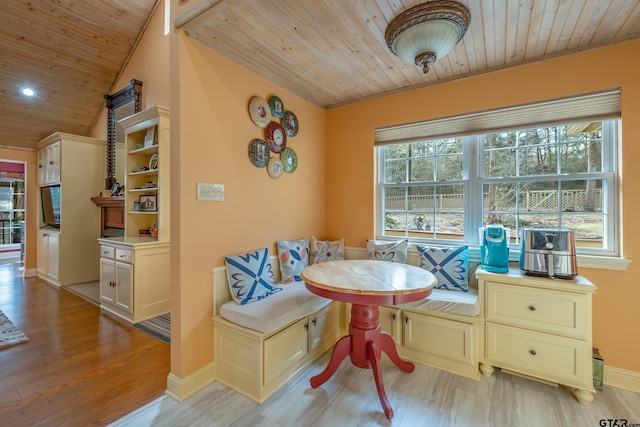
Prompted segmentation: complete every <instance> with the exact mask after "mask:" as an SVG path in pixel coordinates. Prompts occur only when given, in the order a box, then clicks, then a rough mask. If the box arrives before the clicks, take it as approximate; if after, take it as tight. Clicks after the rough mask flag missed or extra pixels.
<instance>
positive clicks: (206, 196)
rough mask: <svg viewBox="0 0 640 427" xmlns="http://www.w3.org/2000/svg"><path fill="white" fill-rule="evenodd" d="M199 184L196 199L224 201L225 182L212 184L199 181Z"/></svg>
mask: <svg viewBox="0 0 640 427" xmlns="http://www.w3.org/2000/svg"><path fill="white" fill-rule="evenodd" d="M197 184H198V188H197V192H196V200H208V201H213V202H223V201H224V184H211V183H209V182H198V183H197Z"/></svg>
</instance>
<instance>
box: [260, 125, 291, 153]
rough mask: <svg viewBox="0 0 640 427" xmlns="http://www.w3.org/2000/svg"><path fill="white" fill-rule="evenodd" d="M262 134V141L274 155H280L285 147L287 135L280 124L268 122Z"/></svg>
mask: <svg viewBox="0 0 640 427" xmlns="http://www.w3.org/2000/svg"><path fill="white" fill-rule="evenodd" d="M264 133H265V136H264V139H265V140H266V141H267V145H269V148H270V149H271V151H273V152H274V153H281V152H282V150H284V147H286V146H287V134H286V133H285V131H284V128H283V127H282V125H281V124H280V123H278V122H270V123H269V124H268V125H267V129H266V130H265V132H264Z"/></svg>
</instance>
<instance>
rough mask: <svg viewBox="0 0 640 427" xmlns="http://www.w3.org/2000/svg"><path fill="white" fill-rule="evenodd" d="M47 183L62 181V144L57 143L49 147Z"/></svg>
mask: <svg viewBox="0 0 640 427" xmlns="http://www.w3.org/2000/svg"><path fill="white" fill-rule="evenodd" d="M46 170H47V171H46V175H47V177H46V181H47V183H50V182H58V181H60V142H59V141H58V142H55V143H53V144H51V145H49V146H48V147H47V167H46Z"/></svg>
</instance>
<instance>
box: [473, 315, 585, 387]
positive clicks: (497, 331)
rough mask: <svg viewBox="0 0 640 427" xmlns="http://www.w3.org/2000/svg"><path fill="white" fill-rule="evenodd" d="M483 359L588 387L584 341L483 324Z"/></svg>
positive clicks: (560, 381)
mask: <svg viewBox="0 0 640 427" xmlns="http://www.w3.org/2000/svg"><path fill="white" fill-rule="evenodd" d="M486 351H487V360H488V361H489V362H491V363H495V364H496V365H497V366H501V367H503V368H506V369H513V370H514V371H518V372H521V373H524V374H528V375H532V376H536V377H539V378H543V379H546V380H549V381H553V382H558V383H561V384H567V385H574V386H576V387H578V386H579V387H586V388H589V389H590V388H592V385H591V383H592V381H593V380H592V373H591V359H590V355H591V348H590V347H589V346H588V345H587V342H586V341H580V340H575V339H571V338H566V337H560V336H556V335H551V334H545V333H541V332H533V331H526V330H522V329H518V328H512V327H510V326H505V325H497V324H493V323H487V349H486Z"/></svg>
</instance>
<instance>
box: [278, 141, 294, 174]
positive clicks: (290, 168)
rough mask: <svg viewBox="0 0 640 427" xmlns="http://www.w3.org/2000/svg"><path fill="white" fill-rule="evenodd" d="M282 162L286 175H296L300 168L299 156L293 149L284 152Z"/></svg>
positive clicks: (281, 156)
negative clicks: (297, 169)
mask: <svg viewBox="0 0 640 427" xmlns="http://www.w3.org/2000/svg"><path fill="white" fill-rule="evenodd" d="M280 160H281V161H282V169H284V171H285V172H286V173H294V172H295V171H296V168H297V167H298V155H297V154H296V152H295V151H293V148H291V147H286V148H285V149H284V150H282V153H280Z"/></svg>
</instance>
